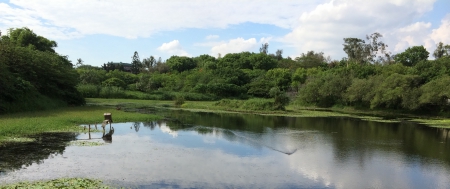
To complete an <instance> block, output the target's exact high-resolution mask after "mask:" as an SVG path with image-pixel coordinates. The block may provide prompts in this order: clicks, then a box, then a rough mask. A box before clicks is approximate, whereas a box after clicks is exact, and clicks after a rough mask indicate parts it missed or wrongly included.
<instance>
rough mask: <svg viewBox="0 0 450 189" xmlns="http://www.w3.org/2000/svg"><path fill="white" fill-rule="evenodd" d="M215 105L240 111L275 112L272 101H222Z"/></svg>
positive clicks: (254, 99)
mask: <svg viewBox="0 0 450 189" xmlns="http://www.w3.org/2000/svg"><path fill="white" fill-rule="evenodd" d="M214 105H216V106H221V107H224V108H230V109H240V110H269V111H270V110H273V109H274V103H273V100H272V99H262V98H252V99H248V100H230V99H222V100H220V101H218V102H216V103H215V104H214Z"/></svg>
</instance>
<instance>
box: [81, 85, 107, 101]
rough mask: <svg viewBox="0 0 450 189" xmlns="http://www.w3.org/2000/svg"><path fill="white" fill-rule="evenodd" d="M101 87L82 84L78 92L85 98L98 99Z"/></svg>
mask: <svg viewBox="0 0 450 189" xmlns="http://www.w3.org/2000/svg"><path fill="white" fill-rule="evenodd" d="M100 89H101V87H100V86H99V85H93V84H80V85H78V86H77V90H78V92H80V93H81V95H82V96H83V97H84V98H97V97H99V94H100Z"/></svg>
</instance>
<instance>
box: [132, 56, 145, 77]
mask: <svg viewBox="0 0 450 189" xmlns="http://www.w3.org/2000/svg"><path fill="white" fill-rule="evenodd" d="M131 58H132V60H131V73H134V74H138V73H139V71H140V69H141V68H142V63H141V60H140V59H139V54H138V52H137V51H134V54H133V57H131Z"/></svg>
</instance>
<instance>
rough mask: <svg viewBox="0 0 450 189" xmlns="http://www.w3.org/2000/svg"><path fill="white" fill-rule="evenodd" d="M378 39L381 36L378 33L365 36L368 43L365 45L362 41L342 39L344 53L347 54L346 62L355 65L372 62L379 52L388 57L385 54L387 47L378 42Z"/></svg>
mask: <svg viewBox="0 0 450 189" xmlns="http://www.w3.org/2000/svg"><path fill="white" fill-rule="evenodd" d="M380 37H383V35H381V34H380V33H378V32H375V33H373V34H371V35H367V36H366V39H367V40H368V41H369V43H367V44H366V42H365V41H364V40H363V39H358V38H344V43H345V44H344V51H345V53H347V56H348V60H350V61H353V62H356V63H363V62H374V61H375V60H376V57H377V53H379V52H380V53H382V54H383V55H385V56H389V53H388V52H386V47H388V45H386V44H385V43H383V42H381V41H379V38H380Z"/></svg>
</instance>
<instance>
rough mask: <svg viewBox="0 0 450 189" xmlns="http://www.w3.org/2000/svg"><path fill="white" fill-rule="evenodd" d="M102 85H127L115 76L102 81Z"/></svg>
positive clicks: (122, 86)
mask: <svg viewBox="0 0 450 189" xmlns="http://www.w3.org/2000/svg"><path fill="white" fill-rule="evenodd" d="M102 85H103V86H106V87H108V86H109V87H120V88H122V89H125V88H126V86H127V84H126V83H125V82H123V81H122V80H121V79H119V78H115V77H112V78H109V79H107V80H105V81H103V82H102Z"/></svg>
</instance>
